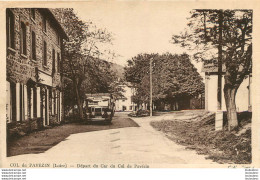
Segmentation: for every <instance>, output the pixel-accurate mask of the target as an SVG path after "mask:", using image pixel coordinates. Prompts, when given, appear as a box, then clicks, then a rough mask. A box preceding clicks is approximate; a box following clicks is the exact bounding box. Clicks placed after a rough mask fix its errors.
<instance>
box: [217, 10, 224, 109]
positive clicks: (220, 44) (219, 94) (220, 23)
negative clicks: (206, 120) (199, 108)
mask: <svg viewBox="0 0 260 180" xmlns="http://www.w3.org/2000/svg"><path fill="white" fill-rule="evenodd" d="M218 16H219V17H218V18H219V19H218V24H219V39H218V95H217V98H218V110H221V109H222V29H223V11H222V10H219V15H218Z"/></svg>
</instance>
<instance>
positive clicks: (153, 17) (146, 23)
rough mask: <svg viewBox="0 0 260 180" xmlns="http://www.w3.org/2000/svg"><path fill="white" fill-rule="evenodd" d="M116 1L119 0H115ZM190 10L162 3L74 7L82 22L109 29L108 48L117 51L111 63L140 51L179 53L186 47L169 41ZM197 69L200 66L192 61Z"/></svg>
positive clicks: (125, 58)
mask: <svg viewBox="0 0 260 180" xmlns="http://www.w3.org/2000/svg"><path fill="white" fill-rule="evenodd" d="M117 2H118V1H117ZM190 10H192V9H188V8H186V9H185V8H184V7H176V6H169V4H165V3H136V2H135V3H101V4H96V3H95V4H91V3H90V4H88V5H86V6H82V7H76V8H75V12H76V13H77V15H78V16H79V17H80V18H81V19H82V20H84V21H89V20H91V21H92V22H93V23H94V24H96V25H97V26H98V27H101V28H106V29H107V30H108V31H109V32H112V34H113V37H114V40H113V46H111V49H112V50H113V51H115V53H116V54H119V55H120V56H119V57H116V58H115V59H114V60H113V62H114V63H117V64H120V65H123V66H125V65H127V60H129V59H131V58H132V57H134V56H136V55H137V54H139V53H159V54H162V53H165V52H170V53H182V52H184V51H185V50H184V49H182V48H180V47H179V46H178V45H173V44H172V43H170V40H171V37H172V35H173V34H179V33H180V32H181V31H182V30H184V28H185V27H186V25H187V22H188V20H187V17H189V15H190V14H189V12H190ZM194 65H195V66H196V67H197V69H198V71H199V72H200V68H201V65H200V64H196V63H195V64H194Z"/></svg>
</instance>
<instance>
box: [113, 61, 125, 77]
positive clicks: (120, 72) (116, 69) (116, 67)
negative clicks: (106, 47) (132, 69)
mask: <svg viewBox="0 0 260 180" xmlns="http://www.w3.org/2000/svg"><path fill="white" fill-rule="evenodd" d="M110 66H111V69H112V70H113V71H114V72H115V73H116V74H118V77H120V78H121V79H123V78H124V72H125V71H124V67H123V66H121V65H119V64H115V63H110Z"/></svg>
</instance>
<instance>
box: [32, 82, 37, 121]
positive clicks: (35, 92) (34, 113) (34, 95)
mask: <svg viewBox="0 0 260 180" xmlns="http://www.w3.org/2000/svg"><path fill="white" fill-rule="evenodd" d="M33 117H37V90H36V87H34V88H33Z"/></svg>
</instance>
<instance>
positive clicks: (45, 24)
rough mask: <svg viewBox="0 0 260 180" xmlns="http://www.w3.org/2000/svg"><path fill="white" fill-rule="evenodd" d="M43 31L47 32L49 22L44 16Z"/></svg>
mask: <svg viewBox="0 0 260 180" xmlns="http://www.w3.org/2000/svg"><path fill="white" fill-rule="evenodd" d="M42 30H43V31H44V32H46V31H47V20H46V17H44V16H43V19H42Z"/></svg>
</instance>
